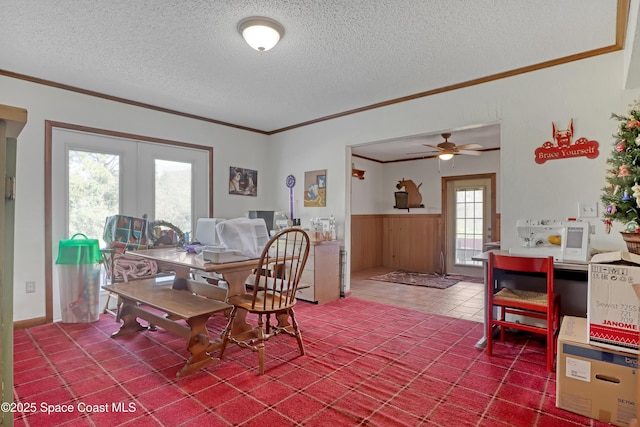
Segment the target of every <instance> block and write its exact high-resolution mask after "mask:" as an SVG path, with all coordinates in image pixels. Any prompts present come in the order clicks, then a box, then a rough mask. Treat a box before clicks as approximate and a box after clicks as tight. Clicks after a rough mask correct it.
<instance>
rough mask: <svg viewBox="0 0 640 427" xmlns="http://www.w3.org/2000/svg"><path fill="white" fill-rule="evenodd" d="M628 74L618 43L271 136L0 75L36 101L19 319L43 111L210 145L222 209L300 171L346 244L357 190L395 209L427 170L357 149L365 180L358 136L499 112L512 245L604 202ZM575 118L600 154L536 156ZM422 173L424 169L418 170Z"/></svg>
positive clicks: (361, 205) (37, 188) (25, 182)
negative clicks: (384, 162)
mask: <svg viewBox="0 0 640 427" xmlns="http://www.w3.org/2000/svg"><path fill="white" fill-rule="evenodd" d="M623 74H624V57H623V53H622V52H615V53H611V54H607V55H602V56H598V57H595V58H589V59H586V60H581V61H577V62H572V63H569V64H564V65H560V66H556V67H553V68H549V69H545V70H541V71H536V72H533V73H528V74H524V75H520V76H514V77H511V78H508V79H503V80H500V81H495V82H489V83H485V84H482V85H478V86H474V87H470V88H465V89H460V90H456V91H453V92H447V93H441V94H438V95H433V96H430V97H426V98H420V99H415V100H412V101H408V102H404V103H402V104H395V105H390V106H387V107H384V108H378V109H375V110H371V111H365V112H362V113H359V114H354V115H350V116H346V117H342V118H338V119H334V120H330V121H327V122H321V123H317V124H314V125H310V126H305V127H302V128H299V129H293V130H290V131H288V132H285V133H282V134H276V135H272V136H270V137H268V138H267V137H265V136H262V135H259V134H253V133H249V132H244V131H241V130H237V129H234V128H226V127H221V126H216V125H212V124H208V123H205V122H200V121H194V120H190V119H186V118H181V117H174V116H171V115H167V114H163V113H158V112H153V111H147V110H143V109H139V108H136V107H131V106H126V105H122V104H117V103H114V102H110V101H106V100H101V99H97V98H91V97H88V96H84V95H80V94H75V93H67V92H64V91H61V90H59V89H55V88H48V87H44V86H39V85H36V84H32V83H28V82H22V81H18V80H13V79H9V78H6V77H1V76H0V94H1V95H0V103H2V104H7V105H13V106H17V107H23V108H27V109H28V110H29V123H28V124H27V126H26V127H25V129H24V131H23V132H22V134H21V135H20V138H19V148H18V177H17V182H18V184H17V185H18V189H17V190H18V199H17V201H16V209H17V215H16V216H17V218H18V219H17V222H16V261H15V284H16V292H15V298H14V301H15V309H14V313H15V315H14V317H15V319H16V320H21V319H27V318H32V317H37V316H42V315H44V251H43V249H42V239H43V237H44V199H43V197H44V172H43V170H42V165H44V158H43V140H44V120H45V119H49V120H58V121H63V122H70V123H75V124H80V125H86V126H93V127H98V128H104V129H112V130H118V131H122V132H130V133H136V134H143V135H149V136H156V137H160V138H166V139H175V140H180V141H186V142H192V143H197V144H203V145H211V146H214V147H215V153H214V154H215V164H214V167H215V189H216V191H215V192H214V193H215V197H214V203H215V215H218V216H227V217H230V216H237V215H239V214H243V213H244V212H245V211H246V210H248V209H275V210H283V211H288V205H289V192H288V189H287V188H286V186H285V178H286V176H287V175H289V174H293V175H294V176H295V177H296V178H297V182H298V184H297V185H296V187H295V199H296V207H295V211H296V216H298V217H300V218H302V220H303V224H304V225H308V220H309V219H310V218H311V217H314V216H326V215H330V214H333V215H335V216H336V219H337V220H338V223H339V225H340V228H339V230H338V233H339V236H340V237H344V238H345V245H346V249H347V251H348V250H349V247H350V241H349V222H348V221H346V222H345V220H346V218H348V216H349V215H350V213H351V202H352V193H354V198H353V204H354V207H353V211H354V213H370V212H379V210H380V209H389V207H388V204H389V203H392V199H391V197H392V195H390V194H389V193H390V192H391V193H392V191H393V187H392V186H393V185H395V181H396V180H397V179H399V177H398V176H397V175H398V174H401V175H405V169H406V170H407V173H406V175H407V176H408V175H409V173H408V172H409V171H411V173H416V175H417V174H419V171H418V170H415V171H412V170H411V168H414V167H420V166H419V165H418V166H415V165H408V164H398V165H397V166H392V167H390V168H389V169H386V168H385V169H384V170H383V168H378V167H377V166H376V165H374V164H372V163H371V162H369V163H371V164H369V165H366V164H365V163H364V162H365V161H362V160H361V159H354V162H355V163H356V166H357V167H358V168H360V169H365V170H367V179H365V180H364V181H359V180H356V179H353V178H351V172H350V171H351V161H352V160H351V154H350V148H349V147H350V146H352V145H358V144H364V143H370V142H374V141H381V140H385V139H391V138H398V137H402V136H409V135H416V134H422V133H436V132H439V131H441V130H442V129H456V128H459V127H464V126H470V125H477V124H484V123H495V122H500V124H501V151H500V182H501V183H500V186H499V190H500V191H499V201H500V202H499V203H500V206H499V209H498V211H499V212H501V218H502V230H501V235H502V242H503V246H504V247H510V246H513V245H515V244H518V242H517V238H516V236H515V232H514V227H515V221H516V220H517V219H518V218H565V217H573V216H576V215H577V204H578V202H579V201H598V202H599V200H600V189H601V188H602V187H603V186H604V184H605V182H604V174H605V161H606V158H607V156H608V153H609V151H610V149H611V140H612V138H611V135H612V133H613V132H614V131H615V127H616V126H615V122H614V121H612V120H610V119H609V117H610V115H611V113H612V112H624V111H625V110H626V108H627V105H628V104H629V103H630V102H631V101H632V100H634V99H636V98H638V96H639V95H640V90H634V91H624V90H623V89H622V88H623ZM572 118H573V121H574V128H575V138H578V137H587V138H589V139H594V140H596V141H598V142H599V143H600V156H599V157H598V158H597V159H595V160H590V159H586V158H574V159H564V160H554V161H549V162H547V163H545V164H543V165H538V164H536V163H535V162H534V160H533V152H534V150H535V148H537V147H539V146H540V145H541V144H542V143H544V142H545V141H547V140H550V139H551V123H552V122H556V123H557V124H558V126H559V127H560V128H562V127H563V126H566V125H567V124H568V122H569V120H570V119H572ZM575 138H574V139H575ZM267 140H268V143H267V142H266V141H267ZM466 161H467V160H462V159H460V160H458V159H456V165H457V166H456V167H460V168H461V169H462V162H466ZM416 164H417V162H416ZM229 166H240V167H246V168H252V169H257V170H258V171H259V196H258V198H256V199H255V200H253V198H248V197H247V198H240V197H239V196H233V197H232V196H229V195H228V194H227V191H226V184H227V173H228V167H229ZM396 168H400V169H401V170H396ZM316 169H327V191H328V197H327V207H325V208H305V207H303V206H302V205H303V203H302V199H303V197H302V195H303V189H302V187H303V186H302V183H303V181H304V172H305V171H311V170H316ZM370 172H372V173H370ZM456 172H457V171H456ZM378 173H379V174H380V177H378V176H377V175H378ZM434 176H435V175H433V174H432V173H431V172H429V173H426V174H425V175H424V177H423V178H422V179H423V180H425V181H426V180H427V179H431V178H433V177H434ZM370 177H371V178H370ZM412 179H413V178H412ZM420 179H421V178H420V177H417V178H416V179H414V181H416V182H419V181H420ZM392 180H393V182H390V181H392ZM363 186H366V187H364V188H366V191H368V192H370V193H375V197H374V198H373V199H372V200H373V201H369V200H370V199H368V198H366V197H362V196H363V195H364V194H365V193H364V191H363V190H364V188H363ZM425 186H426V184H423V188H424V189H425V192H423V196H424V197H425V200H426V203H425V205H428V206H429V208H428V209H429V210H430V211H431V210H432V211H434V212H439V211H440V207H439V206H438V203H439V202H437V200H438V199H439V194H438V192H439V190H437V191H436V192H435V193H434V192H432V191H431V190H427V187H425ZM438 188H439V185H438ZM600 208H601V207H600ZM595 225H596V234H595V236H593V239H592V241H593V243H594V246H595V247H598V248H603V249H605V248H609V249H622V248H623V247H624V244H623V242H622V239H621V238H620V236H619V235H618V234H617V233H615V232H613V233H612V234H611V235H605V234H604V227H603V225H602V223H601V222H600V221H598V222H597V223H596V224H595ZM616 230H620V228H619V227H617V228H616ZM54 244H56V243H54ZM348 258H349V257H347V259H348ZM27 280H35V281H36V284H37V289H38V292H37V293H36V294H35V295H34V294H29V295H28V298H27V296H26V295H25V293H24V282H25V281H27ZM347 286H348V283H347Z"/></svg>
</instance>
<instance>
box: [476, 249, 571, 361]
mask: <svg viewBox="0 0 640 427" xmlns="http://www.w3.org/2000/svg"><path fill="white" fill-rule="evenodd" d="M524 276H538V277H542V278H543V279H544V280H545V283H546V292H535V291H532V290H523V289H522V288H518V287H517V282H518V279H519V278H522V277H524ZM507 283H508V284H509V287H507V286H506V284H507ZM487 287H488V288H487V312H488V322H487V354H489V356H491V355H492V353H493V347H492V345H493V330H494V327H495V326H499V327H500V340H501V341H504V336H505V329H507V328H511V329H517V330H523V331H528V332H533V333H536V334H541V335H545V336H546V338H547V371H549V372H551V371H553V370H554V360H555V352H556V350H555V349H556V340H557V336H558V330H559V327H560V295H558V294H556V293H555V291H554V274H553V257H545V258H529V257H518V256H509V255H497V254H495V253H489V263H488V280H487ZM529 289H531V288H530V287H529ZM494 309H495V310H496V312H497V315H496V317H495V318H494ZM507 315H511V316H513V315H518V316H523V317H526V318H529V319H535V320H538V324H536V325H531V324H527V323H524V322H522V319H518V321H517V322H516V319H507V318H506V316H507ZM526 320H527V319H525V321H526ZM540 320H544V321H545V322H546V323H545V324H544V325H540V324H539V321H540Z"/></svg>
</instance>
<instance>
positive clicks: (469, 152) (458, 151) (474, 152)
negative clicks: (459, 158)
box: [456, 150, 480, 156]
mask: <svg viewBox="0 0 640 427" xmlns="http://www.w3.org/2000/svg"><path fill="white" fill-rule="evenodd" d="M456 153H457V154H468V155H471V156H479V155H480V151H475V150H457V151H456Z"/></svg>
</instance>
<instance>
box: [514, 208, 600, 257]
mask: <svg viewBox="0 0 640 427" xmlns="http://www.w3.org/2000/svg"><path fill="white" fill-rule="evenodd" d="M516 230H517V232H518V238H520V240H522V245H521V246H519V247H516V248H511V249H510V250H509V253H510V254H511V255H522V256H553V260H554V261H555V262H567V263H587V262H589V256H590V250H591V249H590V244H589V235H590V234H591V226H590V225H589V222H587V221H556V220H550V219H539V220H535V219H519V220H518V221H517V222H516Z"/></svg>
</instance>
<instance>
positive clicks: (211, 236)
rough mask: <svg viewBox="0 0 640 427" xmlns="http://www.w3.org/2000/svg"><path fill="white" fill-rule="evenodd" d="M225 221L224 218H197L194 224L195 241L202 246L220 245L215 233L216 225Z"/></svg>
mask: <svg viewBox="0 0 640 427" xmlns="http://www.w3.org/2000/svg"><path fill="white" fill-rule="evenodd" d="M223 221H226V219H225V218H198V222H197V223H196V235H195V236H194V238H195V241H196V242H199V243H200V244H202V245H204V246H209V245H211V246H218V245H220V238H219V237H218V232H217V231H216V225H218V224H220V223H221V222H223Z"/></svg>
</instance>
